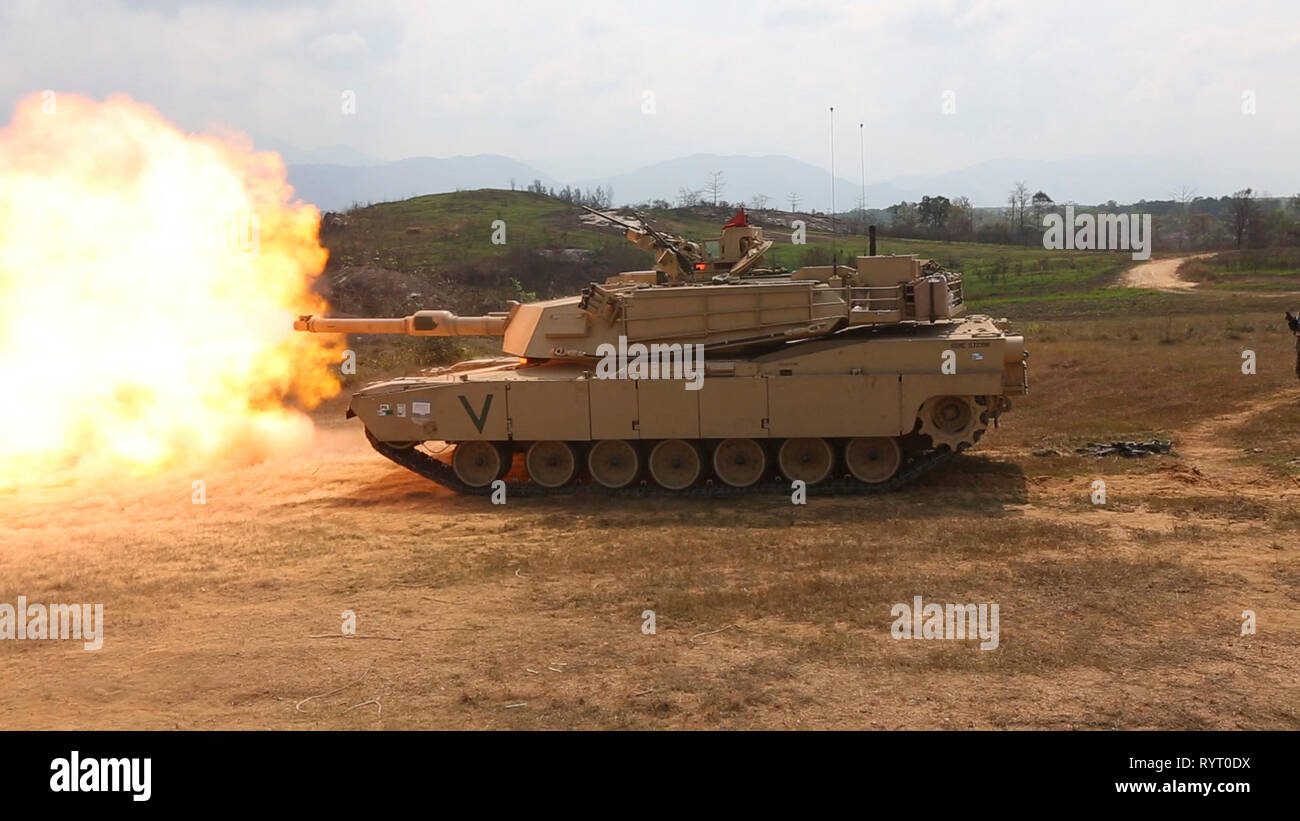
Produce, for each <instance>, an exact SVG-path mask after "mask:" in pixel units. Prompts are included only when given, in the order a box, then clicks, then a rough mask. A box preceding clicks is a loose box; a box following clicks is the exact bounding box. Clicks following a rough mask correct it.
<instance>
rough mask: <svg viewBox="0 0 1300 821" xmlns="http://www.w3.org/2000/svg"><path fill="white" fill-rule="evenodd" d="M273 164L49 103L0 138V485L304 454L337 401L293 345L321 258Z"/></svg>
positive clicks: (234, 141)
mask: <svg viewBox="0 0 1300 821" xmlns="http://www.w3.org/2000/svg"><path fill="white" fill-rule="evenodd" d="M292 195H293V189H292V188H291V187H290V186H289V185H288V183H287V182H286V181H285V169H284V164H283V163H282V162H281V160H280V158H279V156H278V155H276V154H273V153H267V152H254V151H253V150H252V147H251V144H250V143H249V142H248V140H247V139H246V138H243V137H225V138H218V137H211V136H200V135H193V134H185V133H183V132H181V131H180V130H178V129H177V128H175V127H174V126H172V125H171V124H170V123H168V122H167V121H166V120H165V119H164V118H163V117H162V116H161V115H160V114H159V113H158V112H157V111H155V110H154V109H152V108H150V107H149V106H146V105H143V104H141V103H138V102H135V101H134V100H131V99H129V98H126V97H121V96H114V97H110V98H109V99H108V100H107V101H105V102H97V101H94V100H89V99H86V98H82V97H76V96H72V95H62V94H60V95H58V96H57V98H56V97H53V96H52V95H51V94H50V93H49V92H45V94H44V95H42V96H40V97H38V96H36V95H33V96H31V97H28V98H26V99H24V100H22V101H20V102H19V104H18V106H17V108H16V110H15V113H14V118H13V122H12V123H11V124H10V125H9V126H7V127H5V128H3V129H0V379H2V380H3V382H4V384H5V386H6V389H5V391H4V395H3V398H2V399H0V486H4V485H15V484H18V483H20V482H22V483H26V482H28V481H39V480H41V479H42V478H48V477H50V476H51V475H52V474H54V473H58V472H62V471H65V470H68V469H72V468H75V469H76V471H77V472H78V473H82V472H87V471H90V472H92V473H97V474H102V473H104V472H107V471H111V472H113V473H114V474H116V475H120V474H121V473H123V472H127V473H130V474H148V473H154V472H157V471H159V470H163V469H167V468H171V467H179V466H184V467H186V468H187V469H199V468H202V467H205V466H208V465H212V464H215V463H218V462H223V463H224V462H229V461H238V462H244V463H247V462H249V461H256V460H258V459H261V458H265V457H266V456H268V455H271V454H273V453H276V452H281V451H287V450H292V449H297V448H301V447H304V446H305V445H306V444H307V443H308V442H310V438H311V433H312V426H311V422H310V420H309V419H308V418H307V417H306V416H305V415H304V414H303V413H301V412H300V411H298V410H294V409H292V408H289V407H286V406H285V404H284V403H285V402H290V401H292V402H294V403H296V404H297V405H299V406H304V407H312V406H314V405H316V404H317V403H319V402H320V401H321V400H322V399H324V398H326V397H329V396H332V395H334V394H335V393H337V391H338V387H339V386H338V382H337V380H336V379H335V378H334V377H333V376H332V374H331V371H330V370H329V369H328V367H327V366H328V365H329V364H330V363H332V362H336V361H337V356H336V351H335V349H334V346H336V345H337V343H332V342H330V341H328V340H327V339H324V338H321V337H317V336H315V335H312V334H297V333H294V331H293V330H292V321H293V318H294V316H295V315H297V314H300V313H321V312H323V309H324V308H325V305H324V304H323V301H322V300H321V299H320V298H319V297H317V296H316V295H314V294H313V293H312V292H311V284H312V281H313V279H314V278H315V277H316V276H318V275H319V274H320V272H321V271H322V269H323V268H324V265H325V260H326V256H327V252H326V251H325V249H323V248H321V246H320V243H319V240H318V235H317V232H318V229H319V224H320V214H319V212H318V211H317V210H316V209H315V208H314V207H312V206H310V205H305V204H303V203H301V202H296V201H292Z"/></svg>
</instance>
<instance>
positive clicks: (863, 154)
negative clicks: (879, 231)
mask: <svg viewBox="0 0 1300 821" xmlns="http://www.w3.org/2000/svg"><path fill="white" fill-rule="evenodd" d="M862 125H863V124H862V123H858V165H859V166H860V167H861V169H862V199H861V201H860V202H861V205H860V207H861V209H862V213H861V214H859V215H858V219H860V220H861V221H862V225H864V226H865V225H866V224H867V149H866V148H865V146H866V142H865V138H864V137H863V128H862ZM862 241H863V243H865V242H866V232H865V231H863V232H862ZM866 252H867V247H866V245H865V244H864V245H863V246H862V253H864V254H865V253H866Z"/></svg>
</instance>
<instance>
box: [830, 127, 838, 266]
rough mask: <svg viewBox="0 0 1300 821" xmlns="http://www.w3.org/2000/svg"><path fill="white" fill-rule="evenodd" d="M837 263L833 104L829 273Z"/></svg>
mask: <svg viewBox="0 0 1300 821" xmlns="http://www.w3.org/2000/svg"><path fill="white" fill-rule="evenodd" d="M838 264H839V260H838V259H836V257H835V106H831V273H834V272H835V266H836V265H838Z"/></svg>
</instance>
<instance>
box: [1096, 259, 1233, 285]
mask: <svg viewBox="0 0 1300 821" xmlns="http://www.w3.org/2000/svg"><path fill="white" fill-rule="evenodd" d="M1212 256H1214V254H1192V255H1190V256H1182V257H1167V258H1164V259H1153V260H1149V261H1147V262H1144V263H1142V264H1141V265H1134V266H1133V267H1132V268H1130V269H1128V270H1127V271H1125V272H1124V275H1123V276H1122V277H1120V280H1119V282H1118V283H1116V286H1117V287H1121V288H1154V289H1156V290H1157V291H1191V290H1194V289H1195V288H1196V283H1195V282H1188V281H1187V280H1185V279H1183V278H1181V277H1180V276H1178V266H1180V265H1182V264H1183V263H1184V262H1187V261H1188V260H1190V259H1205V258H1206V257H1212Z"/></svg>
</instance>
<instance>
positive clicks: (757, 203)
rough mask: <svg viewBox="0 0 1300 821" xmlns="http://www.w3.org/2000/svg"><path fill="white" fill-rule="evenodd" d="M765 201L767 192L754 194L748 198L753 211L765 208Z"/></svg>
mask: <svg viewBox="0 0 1300 821" xmlns="http://www.w3.org/2000/svg"><path fill="white" fill-rule="evenodd" d="M767 201H768V196H767V194H755V195H754V196H752V197H750V198H749V203H750V205H751V206H753V208H754V210H755V211H762V210H763V209H764V208H766V207H767Z"/></svg>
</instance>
